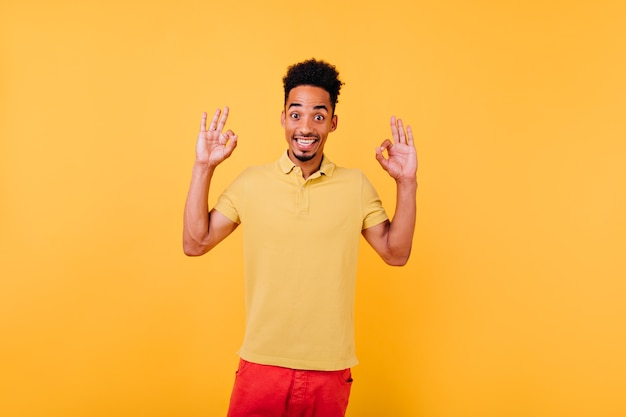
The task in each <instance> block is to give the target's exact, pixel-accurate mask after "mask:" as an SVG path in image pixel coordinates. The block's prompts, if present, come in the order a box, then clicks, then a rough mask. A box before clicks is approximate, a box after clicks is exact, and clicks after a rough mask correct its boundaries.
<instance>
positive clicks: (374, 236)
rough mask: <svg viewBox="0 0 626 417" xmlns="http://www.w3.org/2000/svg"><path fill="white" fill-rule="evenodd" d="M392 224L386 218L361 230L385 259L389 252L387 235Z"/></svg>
mask: <svg viewBox="0 0 626 417" xmlns="http://www.w3.org/2000/svg"><path fill="white" fill-rule="evenodd" d="M390 225H391V223H390V222H389V220H385V221H384V222H381V223H378V224H377V225H374V226H372V227H368V228H367V229H363V230H361V234H362V235H363V237H364V238H365V240H366V241H367V243H369V244H370V246H371V247H372V248H373V249H374V250H375V251H376V253H378V254H379V255H380V256H381V257H382V258H383V259H385V258H386V255H387V254H388V253H389V245H388V242H387V237H388V235H389V227H390Z"/></svg>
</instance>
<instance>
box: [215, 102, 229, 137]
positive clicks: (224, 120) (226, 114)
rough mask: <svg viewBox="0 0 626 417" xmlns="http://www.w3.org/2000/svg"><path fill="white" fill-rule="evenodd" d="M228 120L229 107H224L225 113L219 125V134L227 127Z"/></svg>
mask: <svg viewBox="0 0 626 417" xmlns="http://www.w3.org/2000/svg"><path fill="white" fill-rule="evenodd" d="M226 120H228V106H226V107H224V111H223V112H222V117H220V120H219V122H218V123H217V131H218V132H221V131H222V130H224V125H226Z"/></svg>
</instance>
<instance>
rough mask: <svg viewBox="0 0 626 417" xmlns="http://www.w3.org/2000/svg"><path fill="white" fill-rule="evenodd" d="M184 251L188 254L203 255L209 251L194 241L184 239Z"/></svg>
mask: <svg viewBox="0 0 626 417" xmlns="http://www.w3.org/2000/svg"><path fill="white" fill-rule="evenodd" d="M183 252H184V254H185V255H187V256H201V255H204V254H205V253H207V252H208V250H207V249H206V248H204V247H202V246H200V245H198V244H196V243H194V242H189V241H187V240H183Z"/></svg>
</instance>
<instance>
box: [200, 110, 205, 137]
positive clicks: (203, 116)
mask: <svg viewBox="0 0 626 417" xmlns="http://www.w3.org/2000/svg"><path fill="white" fill-rule="evenodd" d="M200 132H206V112H202V120H201V121H200Z"/></svg>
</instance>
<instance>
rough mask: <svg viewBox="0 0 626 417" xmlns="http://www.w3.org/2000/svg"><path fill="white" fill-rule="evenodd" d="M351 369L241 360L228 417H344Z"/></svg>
mask: <svg viewBox="0 0 626 417" xmlns="http://www.w3.org/2000/svg"><path fill="white" fill-rule="evenodd" d="M351 386H352V376H351V372H350V369H344V370H341V371H303V370H297V369H289V368H281V367H278V366H269V365H259V364H256V363H252V362H247V361H245V360H243V359H241V360H240V361H239V369H238V370H237V374H236V377H235V386H234V387H233V393H232V396H231V397H230V408H229V410H228V417H296V416H297V417H344V416H345V414H346V408H348V398H349V397H350V388H351Z"/></svg>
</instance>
